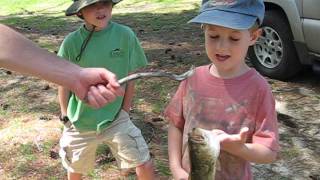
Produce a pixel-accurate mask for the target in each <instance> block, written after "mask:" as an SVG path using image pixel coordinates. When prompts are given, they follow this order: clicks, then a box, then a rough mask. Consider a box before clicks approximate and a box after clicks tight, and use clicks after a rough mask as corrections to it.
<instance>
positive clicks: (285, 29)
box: [248, 10, 302, 80]
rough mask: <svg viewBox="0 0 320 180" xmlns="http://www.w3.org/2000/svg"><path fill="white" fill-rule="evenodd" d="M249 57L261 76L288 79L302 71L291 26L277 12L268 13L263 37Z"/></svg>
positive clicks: (263, 28)
mask: <svg viewBox="0 0 320 180" xmlns="http://www.w3.org/2000/svg"><path fill="white" fill-rule="evenodd" d="M248 56H249V59H250V61H251V63H252V64H253V66H254V67H255V68H256V69H257V70H258V71H259V72H260V73H261V74H263V75H266V76H269V77H271V78H275V79H281V80H285V79H288V78H290V77H292V76H294V75H296V74H297V73H298V72H299V71H300V70H301V69H302V65H301V63H300V61H299V59H298V56H297V52H296V49H295V47H294V44H293V36H292V33H291V29H290V25H289V24H288V22H287V20H286V18H285V17H284V15H283V14H282V13H280V12H279V11H275V10H268V11H266V14H265V19H264V22H263V24H262V34H261V37H260V38H259V39H258V41H257V42H256V44H255V45H253V46H252V47H250V48H249V52H248Z"/></svg>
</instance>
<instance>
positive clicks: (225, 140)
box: [212, 127, 249, 153]
mask: <svg viewBox="0 0 320 180" xmlns="http://www.w3.org/2000/svg"><path fill="white" fill-rule="evenodd" d="M248 131H249V128H247V127H244V128H242V129H241V130H240V133H239V134H227V133H226V132H224V131H222V130H219V129H214V130H212V133H213V135H214V136H216V137H217V138H218V139H219V141H220V147H221V149H222V150H225V151H227V152H231V153H232V152H233V151H236V150H240V149H241V148H242V147H243V146H244V144H245V143H246V140H247V135H248Z"/></svg>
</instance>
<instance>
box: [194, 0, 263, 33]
mask: <svg viewBox="0 0 320 180" xmlns="http://www.w3.org/2000/svg"><path fill="white" fill-rule="evenodd" d="M264 11H265V9H264V4H263V0H202V6H201V9H200V14H199V15H198V16H196V17H195V18H193V19H191V20H190V21H189V23H201V24H212V25H217V26H222V27H227V28H231V29H237V30H245V29H250V28H251V27H253V25H254V24H255V23H256V22H257V23H258V24H259V25H261V24H262V22H263V17H264Z"/></svg>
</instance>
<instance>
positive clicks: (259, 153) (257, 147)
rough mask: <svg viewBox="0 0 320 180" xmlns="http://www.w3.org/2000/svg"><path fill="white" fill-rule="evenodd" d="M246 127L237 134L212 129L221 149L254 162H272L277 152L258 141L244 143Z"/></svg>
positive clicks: (246, 132)
mask: <svg viewBox="0 0 320 180" xmlns="http://www.w3.org/2000/svg"><path fill="white" fill-rule="evenodd" d="M248 130H249V129H248V128H243V129H241V131H240V133H239V134H227V133H225V132H224V131H222V130H212V133H213V134H214V135H215V136H216V137H217V138H218V139H219V140H220V146H221V150H224V151H226V152H228V153H230V154H233V155H235V156H238V157H240V158H242V159H245V160H247V161H250V162H254V163H272V162H273V161H275V160H276V157H277V152H275V151H272V150H271V149H269V148H268V147H266V146H264V145H262V144H258V143H245V142H246V139H247V135H248Z"/></svg>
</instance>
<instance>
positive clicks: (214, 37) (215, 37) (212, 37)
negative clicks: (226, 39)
mask: <svg viewBox="0 0 320 180" xmlns="http://www.w3.org/2000/svg"><path fill="white" fill-rule="evenodd" d="M209 37H210V38H211V39H217V38H219V36H211V35H210V36H209Z"/></svg>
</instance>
